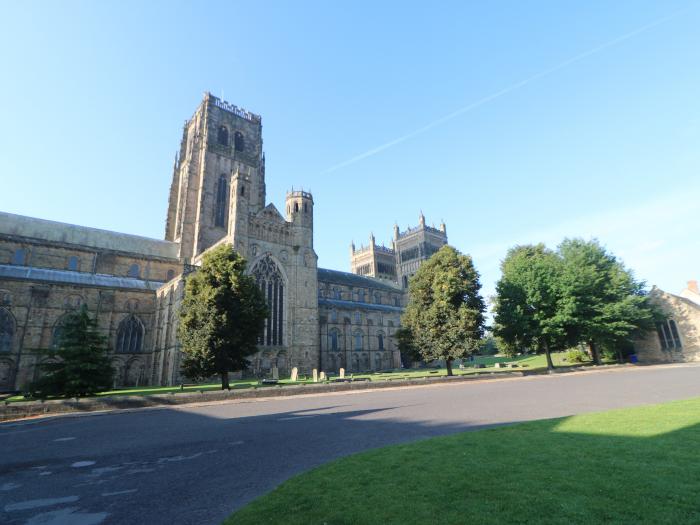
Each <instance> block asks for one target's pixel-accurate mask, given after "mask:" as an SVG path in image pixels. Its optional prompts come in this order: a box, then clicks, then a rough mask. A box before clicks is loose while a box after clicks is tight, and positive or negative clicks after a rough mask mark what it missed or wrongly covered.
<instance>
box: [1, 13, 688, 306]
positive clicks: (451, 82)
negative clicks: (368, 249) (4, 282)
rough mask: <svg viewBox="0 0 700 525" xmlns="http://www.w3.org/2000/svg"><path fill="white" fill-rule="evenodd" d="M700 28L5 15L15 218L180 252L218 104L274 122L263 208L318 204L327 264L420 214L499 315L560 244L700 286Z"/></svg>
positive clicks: (670, 23) (665, 19)
mask: <svg viewBox="0 0 700 525" xmlns="http://www.w3.org/2000/svg"><path fill="white" fill-rule="evenodd" d="M699 26H700V5H699V4H698V2H692V1H687V0H686V1H665V2H658V1H641V0H637V1H624V0H620V1H616V2H614V3H613V2H607V1H586V2H583V1H581V2H560V1H534V0H533V1H529V2H518V1H511V2H505V1H502V2H499V1H494V2H382V3H379V2H370V1H368V2H363V1H353V2H349V1H348V2H322V1H318V2H302V1H299V2H262V1H261V2H221V3H217V2H201V3H200V2H198V3H195V2H71V1H64V2H31V1H28V2H12V3H10V2H5V3H3V4H1V5H0V50H1V51H0V53H1V54H2V82H0V101H2V102H0V104H1V107H2V114H3V116H4V122H3V124H4V125H3V126H2V127H0V159H1V160H2V168H0V177H1V179H0V188H1V190H0V210H3V211H9V212H13V213H20V214H25V215H31V216H37V217H42V218H47V219H53V220H59V221H65V222H71V223H76V224H83V225H90V226H95V227H99V228H106V229H111V230H117V231H123V232H128V233H135V234H140V235H146V236H151V237H158V238H160V237H162V235H163V230H164V218H165V210H166V206H167V196H168V188H169V184H170V177H171V167H172V160H173V156H174V153H175V150H176V149H177V147H178V145H179V139H180V135H181V130H182V124H183V122H184V120H185V119H187V118H189V117H190V116H191V114H192V112H193V111H194V109H195V107H196V106H197V104H198V103H199V101H200V100H201V97H202V93H203V92H204V91H205V90H209V91H211V92H212V93H214V94H216V95H217V96H220V95H222V94H223V96H224V98H225V99H226V100H228V101H230V102H232V103H234V104H237V105H239V106H242V107H244V108H246V109H249V110H250V111H253V112H255V113H259V114H261V115H262V117H263V133H264V140H265V150H266V153H267V189H268V200H270V201H272V202H273V203H275V204H276V205H277V206H278V207H279V208H282V205H283V202H284V195H285V191H286V190H288V189H290V188H291V187H292V186H294V187H295V188H302V187H303V188H304V189H310V190H311V191H312V192H313V194H314V199H315V202H316V206H315V225H316V235H315V247H316V251H317V252H318V254H319V258H320V259H319V264H320V265H322V266H324V267H330V268H336V269H343V270H348V269H349V261H348V252H349V244H350V242H351V240H355V242H356V243H358V244H359V243H362V242H365V243H366V239H367V238H368V236H369V233H370V232H374V234H375V236H376V237H377V239H378V240H379V241H385V242H387V243H388V242H389V241H390V236H391V231H392V225H393V223H394V221H397V222H398V224H399V225H400V226H401V228H402V229H403V228H405V227H406V226H408V225H414V224H416V223H417V220H418V214H419V211H420V210H422V211H423V212H424V213H425V215H426V218H427V220H428V222H429V223H430V222H435V223H436V224H437V223H439V222H440V220H441V219H442V220H444V221H445V222H446V223H447V228H448V235H449V240H450V243H451V244H453V245H454V246H456V247H457V248H458V249H460V250H462V251H463V252H466V253H470V254H471V255H472V256H473V257H474V260H475V263H476V265H477V269H478V270H479V271H480V272H481V274H482V281H483V284H484V291H485V293H486V294H487V295H488V294H490V293H492V291H493V288H494V284H495V281H496V280H497V279H498V277H499V268H498V267H499V261H500V260H501V259H502V258H503V256H504V255H505V252H506V250H507V249H508V247H510V246H512V245H514V244H516V243H527V242H540V241H542V242H545V243H547V244H549V245H550V246H555V245H556V244H557V243H558V242H559V241H560V240H561V239H562V238H564V237H566V236H581V237H584V238H590V237H597V238H599V239H600V241H601V242H602V243H603V244H605V245H606V246H607V247H608V248H609V249H610V250H612V251H613V252H614V253H615V254H617V255H618V256H620V257H621V258H622V259H623V260H624V262H625V263H626V264H627V265H628V266H629V267H631V268H632V269H633V270H635V272H636V274H637V276H638V277H640V278H642V279H645V280H646V281H647V282H648V283H649V284H657V285H658V286H660V287H662V288H665V289H668V290H669V291H672V292H678V291H679V290H680V289H682V288H683V286H684V285H685V281H686V280H688V279H691V278H698V277H700V271H699V269H698V264H697V261H698V259H699V257H700V247H699V246H700V244H699V243H698V237H699V235H698V234H699V233H700V232H699V230H700V226H699V224H700V222H699V221H698V212H700V198H699V197H700V180H699V178H698V174H699V173H700V147H699V145H700V103H699V102H698V94H699V93H700V32H699V31H698V30H697V28H698V27H699ZM446 116H449V117H448V118H443V117H446Z"/></svg>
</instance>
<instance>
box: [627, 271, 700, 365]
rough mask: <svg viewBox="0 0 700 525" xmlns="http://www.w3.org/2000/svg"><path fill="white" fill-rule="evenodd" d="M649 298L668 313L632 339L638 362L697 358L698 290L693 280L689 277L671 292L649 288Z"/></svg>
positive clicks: (699, 334) (699, 358) (699, 343)
mask: <svg viewBox="0 0 700 525" xmlns="http://www.w3.org/2000/svg"><path fill="white" fill-rule="evenodd" d="M649 295H650V297H651V301H652V302H654V303H655V304H656V305H658V306H659V307H660V308H661V310H662V311H663V312H664V313H665V314H666V315H667V316H668V318H667V320H666V321H664V322H663V323H659V324H658V325H657V327H656V332H652V333H649V334H647V335H646V336H645V337H644V338H643V339H641V340H639V341H637V342H636V343H635V345H634V346H635V352H636V353H637V355H638V357H639V360H640V362H649V363H651V362H666V363H668V362H685V361H700V291H699V290H698V282H697V281H689V282H688V286H687V288H686V289H685V290H683V291H682V292H681V293H680V294H678V295H675V294H672V293H668V292H665V291H663V290H661V289H659V288H656V287H654V288H652V290H651V292H650V294H649Z"/></svg>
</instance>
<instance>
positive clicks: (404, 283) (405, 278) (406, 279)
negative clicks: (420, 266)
mask: <svg viewBox="0 0 700 525" xmlns="http://www.w3.org/2000/svg"><path fill="white" fill-rule="evenodd" d="M403 287H404V288H408V277H407V276H406V275H404V276H403Z"/></svg>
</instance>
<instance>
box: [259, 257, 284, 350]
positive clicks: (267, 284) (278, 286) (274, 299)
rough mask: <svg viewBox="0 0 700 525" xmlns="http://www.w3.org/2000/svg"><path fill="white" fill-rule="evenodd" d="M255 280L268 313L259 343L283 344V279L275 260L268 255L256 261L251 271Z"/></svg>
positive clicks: (267, 344)
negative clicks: (268, 310) (262, 295)
mask: <svg viewBox="0 0 700 525" xmlns="http://www.w3.org/2000/svg"><path fill="white" fill-rule="evenodd" d="M252 274H253V277H254V278H255V282H256V283H258V286H259V287H260V289H261V290H262V292H263V294H264V295H265V298H266V299H267V307H268V308H269V309H270V315H269V316H268V318H267V319H266V320H265V328H264V330H263V333H262V334H261V336H260V344H262V345H265V346H281V345H283V344H284V343H283V340H284V339H283V335H284V334H283V327H284V279H283V277H282V273H281V272H280V269H279V268H278V267H277V264H275V261H273V260H272V258H271V257H270V256H269V255H266V256H264V257H263V258H262V259H260V260H259V261H258V263H257V264H256V265H255V267H254V268H253V271H252Z"/></svg>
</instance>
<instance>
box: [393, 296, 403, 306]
mask: <svg viewBox="0 0 700 525" xmlns="http://www.w3.org/2000/svg"><path fill="white" fill-rule="evenodd" d="M394 306H401V303H400V302H399V298H398V297H394Z"/></svg>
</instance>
